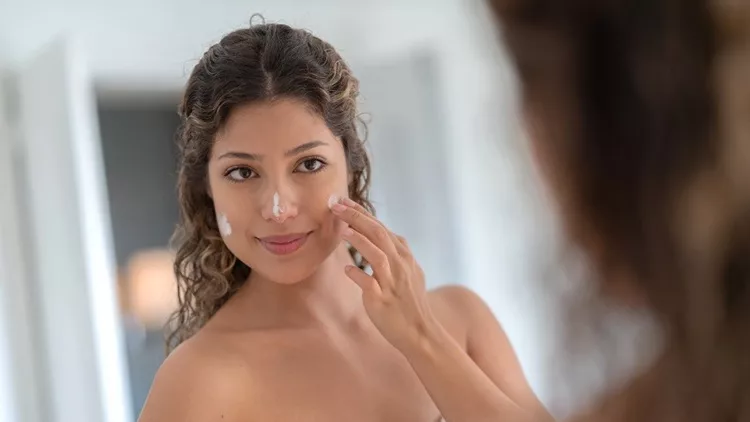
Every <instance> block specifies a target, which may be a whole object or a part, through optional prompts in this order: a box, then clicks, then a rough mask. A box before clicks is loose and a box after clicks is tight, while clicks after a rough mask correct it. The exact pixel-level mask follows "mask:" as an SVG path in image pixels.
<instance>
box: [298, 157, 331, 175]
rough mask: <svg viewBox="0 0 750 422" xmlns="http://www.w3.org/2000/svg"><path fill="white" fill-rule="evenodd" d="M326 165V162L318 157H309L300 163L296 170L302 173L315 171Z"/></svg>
mask: <svg viewBox="0 0 750 422" xmlns="http://www.w3.org/2000/svg"><path fill="white" fill-rule="evenodd" d="M324 166H325V163H324V162H323V161H321V160H319V159H317V158H308V159H307V160H305V161H303V162H301V163H299V165H298V166H297V169H296V171H299V172H301V173H315V172H316V171H320V170H321V169H322V168H323V167H324Z"/></svg>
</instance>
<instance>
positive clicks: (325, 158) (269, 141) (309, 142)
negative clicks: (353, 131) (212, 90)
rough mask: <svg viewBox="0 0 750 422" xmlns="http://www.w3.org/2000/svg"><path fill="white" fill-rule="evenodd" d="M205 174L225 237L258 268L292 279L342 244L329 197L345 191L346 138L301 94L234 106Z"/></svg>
mask: <svg viewBox="0 0 750 422" xmlns="http://www.w3.org/2000/svg"><path fill="white" fill-rule="evenodd" d="M208 182H209V188H210V193H211V196H212V198H213V201H214V207H215V210H216V219H217V222H218V225H219V229H220V231H221V234H222V238H223V239H224V242H225V243H226V245H227V247H228V248H229V250H230V251H232V253H234V255H235V256H237V258H238V259H239V260H240V261H242V262H244V263H245V264H246V265H248V266H249V267H250V268H252V270H253V272H255V273H256V274H258V275H262V276H264V277H267V278H268V279H270V280H273V281H275V282H278V283H284V284H290V283H295V282H298V281H301V280H302V279H304V278H306V277H308V276H310V275H311V274H312V273H313V272H314V271H315V270H316V269H317V268H318V266H319V265H320V264H321V263H322V262H323V261H324V260H325V259H326V258H327V257H328V256H329V255H330V254H331V253H332V252H333V251H334V250H335V249H336V247H337V246H339V244H340V242H341V240H340V231H341V230H342V229H343V223H342V222H341V221H339V220H337V219H335V218H334V216H333V214H332V213H331V212H330V210H329V205H328V202H329V199H330V198H331V197H332V196H333V195H335V196H337V197H345V196H347V192H348V189H347V186H348V173H347V162H346V157H345V154H344V148H343V145H342V143H341V141H340V140H339V139H338V138H337V137H336V136H334V135H333V133H332V132H331V131H330V130H329V128H328V126H327V125H326V123H325V121H323V119H322V118H321V117H319V116H317V115H316V114H315V113H313V112H312V111H311V110H310V109H309V107H307V106H306V105H305V104H304V103H303V102H301V101H296V100H290V99H282V100H277V101H273V102H262V103H257V104H248V105H243V106H240V107H237V108H236V109H235V110H233V111H232V113H231V114H230V116H229V118H228V119H227V122H226V124H225V126H224V127H223V128H222V130H220V131H219V133H218V134H217V136H216V141H215V144H214V147H213V151H212V153H211V157H210V160H209V166H208Z"/></svg>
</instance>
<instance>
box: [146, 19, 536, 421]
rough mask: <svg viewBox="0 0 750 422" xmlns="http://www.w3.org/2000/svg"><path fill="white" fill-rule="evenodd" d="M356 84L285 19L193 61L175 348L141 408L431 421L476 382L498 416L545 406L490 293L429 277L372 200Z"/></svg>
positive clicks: (149, 415)
mask: <svg viewBox="0 0 750 422" xmlns="http://www.w3.org/2000/svg"><path fill="white" fill-rule="evenodd" d="M357 95H358V86H357V80H356V79H355V78H354V77H353V76H352V74H351V72H350V70H349V68H348V66H347V65H346V63H345V62H344V61H343V60H342V59H341V57H339V55H338V54H337V53H336V51H335V50H334V49H333V47H331V46H330V45H329V44H327V43H326V42H324V41H322V40H320V39H318V38H316V37H315V36H313V35H311V34H309V33H307V32H305V31H302V30H297V29H293V28H290V27H288V26H286V25H274V24H263V25H254V26H252V27H250V28H247V29H241V30H238V31H235V32H232V33H230V34H229V35H227V36H225V37H224V38H223V39H222V40H221V41H220V42H219V43H218V44H216V45H214V46H213V47H211V48H210V49H209V50H208V51H207V52H206V53H205V55H204V56H203V58H202V59H201V60H200V62H199V63H198V64H197V65H196V67H195V69H194V70H193V72H192V74H191V76H190V79H189V81H188V84H187V88H186V91H185V94H184V99H183V102H182V106H181V110H180V114H181V116H182V120H183V128H182V131H181V136H180V145H181V160H180V174H179V201H180V205H181V223H180V227H179V232H178V236H177V245H178V251H177V260H176V264H175V270H176V273H177V276H178V279H179V293H180V306H179V310H178V311H177V313H176V315H175V319H174V321H173V322H174V325H173V327H174V332H173V333H172V336H171V338H170V346H171V347H176V348H175V349H174V350H173V351H172V352H171V353H170V355H169V357H168V358H167V360H166V361H165V362H164V364H163V366H162V367H161V368H160V370H159V371H158V374H157V375H156V378H155V380H154V384H153V387H152V390H151V392H150V395H149V397H148V399H147V401H146V404H145V406H144V409H143V412H142V415H141V418H140V420H141V421H144V422H148V421H159V422H168V421H181V422H182V421H201V422H203V421H207V420H223V421H246V420H253V421H255V420H258V421H265V420H269V421H270V420H279V421H295V420H300V421H370V420H371V421H409V422H413V421H426V422H427V421H429V422H432V421H435V420H438V419H439V418H440V417H441V413H442V414H443V416H444V417H446V418H447V419H448V420H453V419H451V418H454V417H456V416H454V415H464V414H468V415H471V414H472V413H466V412H473V410H472V409H471V408H470V407H468V406H471V405H472V397H474V396H476V395H477V392H481V391H482V390H485V391H492V392H493V395H494V394H496V395H497V402H495V403H493V405H497V406H499V407H498V408H497V409H498V410H501V411H502V413H503V414H504V415H509V416H513V415H524V416H525V415H534V414H542V415H543V414H544V410H543V408H542V407H541V405H540V404H539V402H538V401H537V399H536V398H535V397H534V394H533V393H532V391H531V390H530V388H529V386H528V385H527V383H526V381H525V379H524V376H523V373H522V372H521V369H520V366H519V364H518V360H517V359H516V357H515V355H514V352H513V350H512V348H511V347H510V344H509V342H508V340H507V338H506V336H505V334H504V333H503V331H502V330H501V328H500V326H499V325H498V324H497V322H496V321H495V320H494V318H493V316H492V314H491V313H490V311H489V310H488V308H487V307H486V306H485V304H484V303H482V301H481V300H480V299H479V298H478V297H477V296H476V295H474V294H472V293H471V292H469V291H467V290H465V289H462V288H458V287H447V288H442V289H439V290H436V291H433V292H429V293H427V292H425V288H424V277H423V274H422V271H421V270H420V268H419V266H418V264H417V263H416V262H415V261H414V259H413V257H412V255H411V253H410V251H409V247H408V245H407V244H406V241H405V240H404V239H402V238H400V237H398V236H396V235H394V234H393V233H391V232H390V231H388V230H387V229H386V228H385V227H384V226H383V225H382V224H381V223H380V222H379V221H377V220H376V219H375V218H374V217H373V215H372V206H371V204H370V203H369V201H368V197H367V193H368V184H369V179H368V176H369V170H370V165H369V161H368V158H367V156H366V154H365V150H364V146H363V141H362V139H360V137H359V135H358V133H357V130H356V129H357V109H356V102H357ZM347 243H348V244H350V245H351V246H352V247H353V248H354V250H356V251H357V253H352V251H350V250H349V248H348V246H347ZM365 263H369V265H371V267H372V270H373V272H372V275H368V273H367V272H365V271H363V269H365V267H366V265H365ZM352 281H353V282H352ZM427 339H429V342H425V340H427ZM433 342H434V343H433ZM431 350H434V351H435V352H438V353H436V354H434V355H429V352H430V351H431ZM425 352H428V354H425ZM443 362H451V364H452V365H454V364H455V366H454V367H451V368H444V369H445V370H447V372H446V373H442V372H441V371H437V370H436V366H440V365H442V364H443ZM454 371H455V375H458V378H457V382H456V383H455V384H454V383H452V377H453V376H454V373H453V372H454ZM466 372H468V374H469V375H470V376H471V377H472V378H469V379H470V381H472V382H473V383H472V384H470V385H467V384H466V383H465V382H464V381H463V377H464V374H465V373H466ZM434 374H439V375H438V376H439V379H433V377H434V376H435V375H434ZM477 378H478V379H479V380H480V381H479V383H476V382H474V381H475V379H477ZM435 383H439V384H440V385H441V387H438V388H428V389H427V390H425V388H424V386H423V384H426V385H433V384H435ZM477 389H479V390H477ZM444 403H448V404H447V407H445V406H446V404H444ZM436 405H437V406H436ZM444 407H445V409H444ZM479 410H480V411H482V409H479ZM494 410H496V409H494V408H493V411H494ZM462 412H463V413H462ZM474 420H480V419H474Z"/></svg>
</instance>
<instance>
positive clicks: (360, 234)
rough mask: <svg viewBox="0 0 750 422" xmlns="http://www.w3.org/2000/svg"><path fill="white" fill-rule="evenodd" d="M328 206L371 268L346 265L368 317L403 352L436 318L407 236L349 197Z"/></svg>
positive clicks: (413, 343) (346, 235)
mask: <svg viewBox="0 0 750 422" xmlns="http://www.w3.org/2000/svg"><path fill="white" fill-rule="evenodd" d="M332 211H333V213H334V214H335V215H337V216H338V217H339V218H341V219H342V220H343V221H344V222H346V223H347V224H349V228H347V229H346V230H345V232H344V239H345V240H347V241H348V242H349V243H350V244H351V245H352V246H353V247H354V248H355V249H357V250H358V251H359V253H360V254H362V257H364V259H365V260H367V262H368V263H369V264H370V266H371V267H372V270H373V274H372V275H368V274H367V273H365V272H364V271H362V270H361V269H359V268H357V267H355V266H351V265H350V266H347V267H346V274H347V276H349V278H351V279H352V280H354V281H355V282H356V283H357V285H359V287H360V288H361V289H362V299H363V301H364V305H365V310H366V311H367V314H368V315H369V316H370V319H371V320H372V322H373V323H374V324H375V326H376V327H377V328H378V330H380V333H381V334H382V335H383V336H384V337H385V338H386V340H388V341H389V342H390V343H391V344H392V345H393V346H395V347H396V348H397V349H399V350H401V351H402V352H404V351H405V350H406V348H409V347H413V346H415V345H418V344H419V342H421V341H423V340H424V339H425V338H426V336H427V335H428V334H429V332H430V331H431V330H433V328H434V327H435V324H438V322H437V321H436V320H435V318H434V316H433V315H432V312H431V311H430V307H429V305H428V303H427V294H426V292H425V282H424V272H423V271H422V268H420V266H419V264H418V263H417V261H416V260H415V259H414V256H413V255H412V253H411V251H410V250H409V246H408V245H407V244H406V240H405V239H404V238H402V237H400V236H398V235H396V234H394V233H392V232H391V231H390V230H388V229H387V228H386V227H385V225H384V224H383V223H381V222H380V221H378V220H377V219H375V217H373V216H372V215H371V214H370V213H368V212H367V211H366V210H365V209H364V208H363V207H361V206H360V205H358V204H357V203H355V202H354V201H352V200H351V199H348V198H346V199H344V200H343V201H342V203H338V204H334V205H333V206H332Z"/></svg>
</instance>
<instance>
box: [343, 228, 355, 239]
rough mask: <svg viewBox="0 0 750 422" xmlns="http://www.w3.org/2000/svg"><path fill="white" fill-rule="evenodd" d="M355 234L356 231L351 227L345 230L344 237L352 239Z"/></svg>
mask: <svg viewBox="0 0 750 422" xmlns="http://www.w3.org/2000/svg"><path fill="white" fill-rule="evenodd" d="M353 234H354V230H352V229H351V227H347V228H346V229H344V237H351V236H352V235H353Z"/></svg>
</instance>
